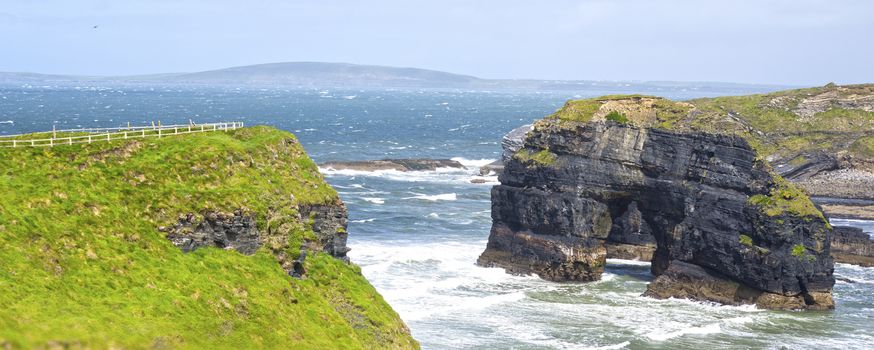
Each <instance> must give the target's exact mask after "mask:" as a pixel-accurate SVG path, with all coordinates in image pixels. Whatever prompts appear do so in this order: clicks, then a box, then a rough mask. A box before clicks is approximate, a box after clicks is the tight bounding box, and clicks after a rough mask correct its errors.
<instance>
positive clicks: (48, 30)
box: [0, 0, 874, 85]
mask: <svg viewBox="0 0 874 350" xmlns="http://www.w3.org/2000/svg"><path fill="white" fill-rule="evenodd" d="M94 25H98V26H99V27H98V28H96V29H94V28H92V27H93V26H94ZM872 36H874V1H871V0H829V1H827V0H779V1H765V0H756V1H753V0H741V1H729V0H722V1H706V0H664V1H657V0H580V1H532V0H525V1H522V0H489V1H484V0H480V1H474V0H443V1H436V0H435V1H427V2H426V1H415V0H397V1H381V0H368V1H360V0H359V1H330V0H321V1H268V0H248V1H226V0H209V1H207V0H191V1H184V0H178V1H171V0H149V1H144V0H143V1H132V0H125V1H120V0H105V1H104V0H78V1H70V0H63V1H62V0H0V47H2V53H0V71H29V72H40V73H71V74H100V75H116V74H145V73H160V72H180V71H199V70H207V69H215V68H223V67H228V66H236V65H248V64H256V63H267V62H282V61H328V62H350V63H362V64H378V65H389V66H408V67H421V68H429V69H437V70H444V71H450V72H455V73H463V74H471V75H476V76H480V77H485V78H544V79H594V80H685V81H730V82H753V83H782V84H803V85H820V84H824V83H826V82H829V81H835V82H838V83H859V82H874V37H872Z"/></svg>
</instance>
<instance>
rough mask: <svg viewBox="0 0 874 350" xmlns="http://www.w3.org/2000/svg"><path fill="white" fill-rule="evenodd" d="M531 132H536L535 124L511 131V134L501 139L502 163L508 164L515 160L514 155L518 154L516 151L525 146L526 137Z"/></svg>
mask: <svg viewBox="0 0 874 350" xmlns="http://www.w3.org/2000/svg"><path fill="white" fill-rule="evenodd" d="M531 130H534V124H526V125H522V126H520V127H518V128H515V129H513V130H510V132H508V133H507V134H506V135H504V137H503V138H501V149H502V152H501V161H502V162H505V163H506V162H509V161H510V159H513V155H514V154H516V151H518V150H519V149H520V148H522V146H524V145H525V136H526V135H528V132H530V131H531Z"/></svg>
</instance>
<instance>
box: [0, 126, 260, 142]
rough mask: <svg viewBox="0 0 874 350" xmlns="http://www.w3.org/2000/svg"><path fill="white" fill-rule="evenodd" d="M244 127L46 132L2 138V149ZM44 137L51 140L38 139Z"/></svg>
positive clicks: (140, 128)
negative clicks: (67, 134)
mask: <svg viewBox="0 0 874 350" xmlns="http://www.w3.org/2000/svg"><path fill="white" fill-rule="evenodd" d="M242 127H243V122H222V123H207V124H194V123H191V124H178V125H160V124H159V125H151V126H133V127H131V126H129V127H124V128H85V129H68V130H52V131H43V132H37V133H32V134H19V135H2V136H0V147H53V146H61V145H74V144H78V143H93V142H100V141H112V140H127V139H135V138H144V137H164V136H172V135H181V134H192V133H196V132H207V131H224V130H235V129H239V128H242ZM58 133H61V134H65V133H75V134H81V133H85V134H86V135H70V136H64V135H58ZM42 134H46V136H49V134H50V136H51V137H48V138H38V137H41V135H42Z"/></svg>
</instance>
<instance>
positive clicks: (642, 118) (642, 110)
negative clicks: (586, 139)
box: [547, 95, 693, 128]
mask: <svg viewBox="0 0 874 350" xmlns="http://www.w3.org/2000/svg"><path fill="white" fill-rule="evenodd" d="M692 108H693V107H692V105H690V104H688V103H685V102H674V101H671V100H668V99H664V98H661V97H654V96H643V95H608V96H602V97H597V98H590V99H583V100H571V101H568V102H567V103H565V105H564V106H563V107H562V108H561V109H559V110H558V111H556V112H555V113H553V114H552V115H550V116H549V117H547V118H548V119H554V120H559V121H562V122H583V123H585V122H589V121H597V120H611V121H614V122H618V123H621V124H631V125H634V126H638V127H660V128H668V127H670V126H671V125H674V124H676V123H677V122H678V121H679V120H681V119H683V118H685V117H686V116H687V115H688V114H689V112H690V111H691V110H692Z"/></svg>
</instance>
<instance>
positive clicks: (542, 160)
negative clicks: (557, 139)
mask: <svg viewBox="0 0 874 350" xmlns="http://www.w3.org/2000/svg"><path fill="white" fill-rule="evenodd" d="M514 156H515V158H516V159H517V160H519V161H521V162H522V163H532V164H536V165H543V166H549V165H552V164H554V163H555V161H556V160H558V156H557V155H556V154H555V153H552V152H550V151H549V150H546V149H544V150H540V151H538V152H534V153H531V151H529V150H527V149H525V148H522V149H520V150H519V151H517V152H516V154H515V155H514Z"/></svg>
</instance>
